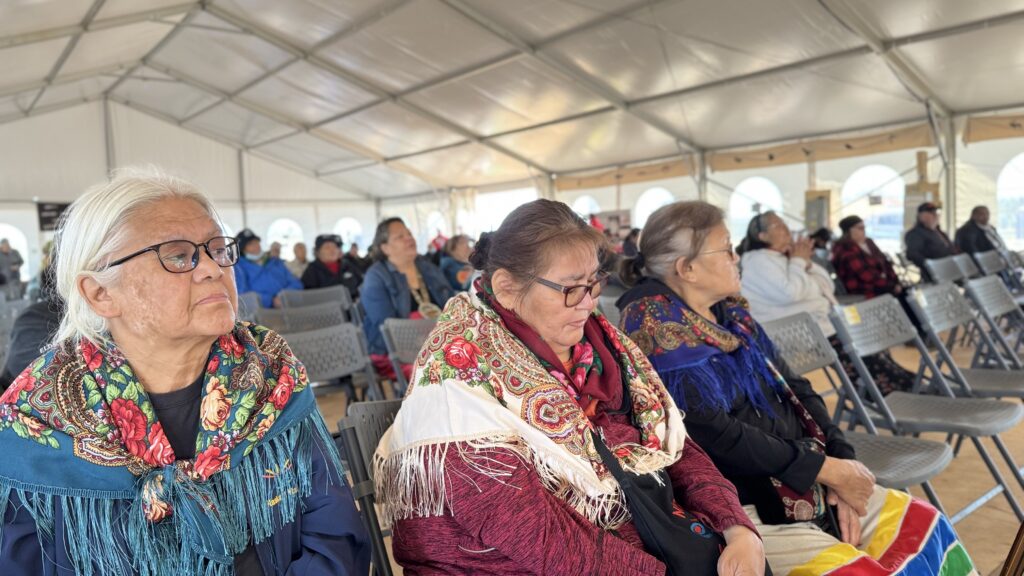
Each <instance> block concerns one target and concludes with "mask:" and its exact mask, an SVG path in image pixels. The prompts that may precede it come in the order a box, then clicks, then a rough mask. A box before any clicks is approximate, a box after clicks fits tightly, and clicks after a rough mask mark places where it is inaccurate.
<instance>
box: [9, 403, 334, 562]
mask: <svg viewBox="0 0 1024 576" xmlns="http://www.w3.org/2000/svg"><path fill="white" fill-rule="evenodd" d="M272 432H274V431H272ZM317 440H319V441H317ZM314 449H320V450H324V449H325V450H326V454H325V457H326V458H325V459H326V460H327V462H328V466H329V467H332V468H333V470H338V471H341V470H342V468H341V464H340V461H339V457H338V452H337V450H336V448H335V445H334V441H333V440H332V438H331V435H330V433H329V432H328V431H327V428H326V426H325V425H324V422H323V419H322V418H320V416H319V413H318V412H316V411H314V412H312V413H311V414H309V415H308V416H306V417H305V418H303V419H302V420H300V421H298V422H296V423H295V424H293V425H292V426H290V427H289V428H287V429H285V430H283V431H281V432H278V433H277V434H276V435H275V436H274V437H272V438H268V439H264V441H263V442H260V443H259V444H257V445H256V446H255V447H254V448H253V450H252V452H251V453H250V454H249V455H248V456H246V457H245V458H243V459H241V461H240V463H239V464H238V465H237V466H234V465H233V466H232V467H231V468H229V469H227V470H224V471H222V472H219V473H218V474H216V475H214V476H212V477H211V478H210V480H209V481H207V482H204V483H198V482H180V483H179V482H172V484H171V486H170V487H169V492H167V493H169V494H170V498H169V501H170V502H171V503H172V505H173V507H174V509H173V515H172V516H171V517H169V518H166V519H164V520H162V521H160V522H156V523H153V522H150V521H148V520H147V519H146V516H145V513H144V511H143V508H142V499H141V498H126V499H115V498H110V497H106V498H103V497H97V496H95V495H93V496H82V495H69V494H63V493H59V491H53V490H52V489H48V488H45V487H41V486H39V487H26V486H25V485H23V484H19V483H16V482H14V481H11V480H7V479H4V478H0V517H4V515H5V514H6V513H7V509H8V507H9V506H20V507H21V508H24V509H25V510H27V511H28V513H29V514H30V515H31V516H32V518H33V520H34V521H35V523H36V528H37V531H38V534H39V538H40V540H42V541H52V540H53V538H54V532H55V528H56V526H55V515H54V506H55V505H57V506H60V509H61V510H62V512H63V530H64V533H65V538H66V541H67V544H68V556H69V558H70V559H71V561H72V562H73V569H74V571H75V573H76V574H78V575H80V576H93V575H95V576H107V575H115V576H122V575H123V576H133V575H134V574H139V575H140V576H157V575H160V574H175V575H180V576H230V575H231V574H233V573H234V565H233V561H234V556H235V555H236V554H239V553H241V552H242V551H243V550H244V549H245V547H246V546H247V545H248V543H249V542H250V541H251V542H253V543H257V542H261V541H263V540H265V539H267V538H269V537H270V536H271V535H272V534H273V533H274V532H275V531H276V530H277V529H279V528H280V527H282V526H284V525H285V524H288V523H290V522H292V521H293V520H294V519H295V516H296V514H297V513H300V512H301V511H302V507H303V502H304V499H305V498H306V497H307V496H309V495H310V494H311V493H312V491H313V467H312V451H313V450H314ZM164 473H165V469H158V470H155V471H153V472H152V473H150V474H149V475H147V476H144V477H142V478H139V479H138V482H145V481H147V479H149V480H151V479H152V477H153V475H163V474H164ZM327 481H328V482H335V481H339V479H336V478H335V477H334V475H333V474H329V475H328V479H327ZM199 503H203V504H202V505H200V504H199ZM119 505H120V506H121V507H120V508H119ZM204 508H212V509H213V510H215V511H216V513H209V512H208V511H207V510H204ZM118 511H120V513H121V514H122V515H124V514H127V518H121V517H119V516H118V515H117V514H118ZM2 529H3V527H2V525H0V539H2V538H3V532H2ZM211 546H212V548H214V549H220V550H221V551H222V552H221V553H220V554H217V553H212V554H211Z"/></svg>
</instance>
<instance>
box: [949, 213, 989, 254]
mask: <svg viewBox="0 0 1024 576" xmlns="http://www.w3.org/2000/svg"><path fill="white" fill-rule="evenodd" d="M954 239H955V241H956V247H957V248H959V249H960V251H961V252H963V253H965V254H970V255H972V256H973V255H974V254H977V253H978V252H988V251H990V250H996V246H995V245H994V244H992V240H990V239H989V237H988V234H985V231H984V230H983V229H982V228H981V226H978V223H977V222H975V221H974V220H968V221H967V222H966V223H965V224H964V225H963V226H961V227H960V229H959V230H957V231H956V236H955V237H954Z"/></svg>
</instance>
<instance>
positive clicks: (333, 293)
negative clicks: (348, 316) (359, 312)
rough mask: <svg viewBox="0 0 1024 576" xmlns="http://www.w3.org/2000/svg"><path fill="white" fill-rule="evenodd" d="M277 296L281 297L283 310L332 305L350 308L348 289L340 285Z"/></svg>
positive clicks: (286, 291) (287, 292) (283, 291)
mask: <svg viewBox="0 0 1024 576" xmlns="http://www.w3.org/2000/svg"><path fill="white" fill-rule="evenodd" d="M278 296H280V297H281V305H282V306H283V307H285V308H299V307H302V306H315V305H317V304H334V303H340V304H341V306H342V308H344V309H345V310H348V309H349V308H351V307H352V295H351V294H349V293H348V288H345V287H344V286H341V285H338V286H328V287H327V288H312V289H309V290H282V291H281V292H279V293H278Z"/></svg>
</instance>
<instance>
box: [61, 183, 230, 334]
mask: <svg viewBox="0 0 1024 576" xmlns="http://www.w3.org/2000/svg"><path fill="white" fill-rule="evenodd" d="M172 198H182V199H188V200H192V201H194V202H196V203H197V204H199V205H200V206H202V207H203V209H204V210H206V212H207V213H208V214H209V215H210V218H212V219H213V221H214V222H218V223H219V221H220V220H219V218H218V217H217V213H216V211H215V210H214V208H213V205H212V204H211V203H210V201H209V199H207V198H206V196H204V195H203V194H202V193H201V192H200V191H199V190H198V189H197V188H196V187H195V186H194V185H192V184H191V183H189V182H187V181H185V180H182V179H179V178H176V177H174V176H171V175H169V174H167V173H165V172H163V171H162V170H160V169H158V168H156V167H151V166H150V167H130V168H122V169H120V170H117V171H116V172H114V173H113V174H112V175H111V179H110V181H109V182H104V183H102V184H96V185H95V186H92V187H90V188H89V189H88V190H86V191H85V193H84V194H82V196H80V197H79V198H78V199H77V200H75V201H74V203H73V204H71V206H70V207H69V208H68V209H67V211H66V212H65V213H64V216H63V217H62V219H61V224H60V227H59V229H58V232H57V236H56V238H55V240H54V252H53V253H54V254H55V255H56V259H57V261H56V274H55V278H56V289H57V292H58V293H59V294H60V296H61V298H63V299H64V302H65V304H66V307H65V312H64V317H63V318H62V319H61V323H60V329H59V330H58V331H57V335H56V337H55V338H54V342H55V343H57V342H62V341H64V340H72V341H75V342H78V341H81V340H82V339H85V340H89V341H91V342H93V343H94V344H96V345H97V346H102V345H104V344H106V343H107V342H108V340H109V334H108V332H109V327H108V325H107V321H106V319H105V318H103V317H102V316H100V315H99V314H97V313H96V312H95V311H93V309H92V308H91V307H90V306H89V302H88V301H87V300H86V299H85V297H84V296H83V295H82V294H81V293H80V292H79V288H78V282H79V280H80V279H81V278H84V277H91V278H93V279H95V280H96V281H97V282H99V283H100V284H101V285H104V286H109V285H111V284H112V283H114V282H115V281H116V280H117V278H118V274H119V270H120V269H119V268H116V267H115V268H111V267H110V261H111V256H112V255H113V254H114V253H116V252H117V251H118V250H122V249H123V248H124V242H125V241H126V239H127V238H128V236H129V231H130V229H131V226H132V224H133V222H134V221H135V220H136V219H137V218H138V217H139V215H140V214H141V213H142V211H143V210H144V209H145V208H147V207H149V206H151V205H152V204H154V203H155V202H159V201H161V200H166V199H172Z"/></svg>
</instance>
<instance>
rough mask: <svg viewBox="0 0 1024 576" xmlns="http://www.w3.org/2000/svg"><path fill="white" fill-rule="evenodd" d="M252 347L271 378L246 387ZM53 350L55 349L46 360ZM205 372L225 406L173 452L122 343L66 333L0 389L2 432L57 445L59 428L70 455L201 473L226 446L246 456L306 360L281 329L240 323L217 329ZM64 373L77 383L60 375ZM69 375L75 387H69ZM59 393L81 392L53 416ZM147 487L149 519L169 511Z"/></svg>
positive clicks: (301, 382) (208, 471) (216, 467)
mask: <svg viewBox="0 0 1024 576" xmlns="http://www.w3.org/2000/svg"><path fill="white" fill-rule="evenodd" d="M256 354H269V355H270V356H271V357H272V358H273V359H274V364H273V365H272V369H273V370H275V372H276V378H274V377H268V378H266V379H265V380H261V381H259V382H257V385H256V386H255V387H254V386H253V385H252V384H251V383H248V384H247V383H244V382H242V381H241V379H242V378H243V377H244V376H245V375H246V374H247V373H250V372H251V370H248V369H247V367H248V363H249V362H259V361H260V360H258V359H257V357H256ZM57 355H59V356H60V359H59V360H54V358H55V357H56V356H57ZM48 360H53V361H56V362H59V363H60V364H61V365H63V366H68V367H69V369H70V370H71V373H72V374H73V378H69V379H67V380H63V381H61V380H56V379H54V376H53V373H52V371H50V370H48V369H46V366H47V361H48ZM261 369H262V368H261ZM203 378H204V379H205V380H206V381H207V382H210V381H212V380H217V381H220V382H223V383H224V384H223V385H222V386H219V387H216V389H217V390H218V392H219V393H220V394H221V395H222V396H224V398H223V402H221V404H223V406H225V407H227V410H228V412H227V414H221V413H220V412H217V414H216V418H208V419H207V422H206V423H207V424H211V423H216V424H217V427H216V428H215V429H206V428H203V429H201V430H199V431H198V436H197V440H196V454H197V456H196V458H195V459H194V460H192V461H186V460H177V458H176V457H175V455H174V451H173V449H172V448H171V446H170V442H169V441H168V440H167V436H166V434H165V432H164V430H163V426H162V425H161V424H160V423H159V422H158V421H157V420H156V414H155V412H154V410H153V406H152V403H151V402H150V400H149V397H148V395H147V394H146V391H145V389H144V388H143V387H142V385H141V383H139V381H138V379H137V378H136V377H135V375H134V373H133V371H132V369H131V366H130V364H129V363H128V362H126V361H125V359H124V357H123V355H122V354H121V353H120V351H119V350H118V349H117V348H116V347H114V346H113V345H111V346H110V347H109V348H105V349H102V350H101V349H99V348H97V347H96V346H95V345H93V344H92V343H91V342H88V341H82V342H80V343H78V344H75V345H73V344H70V343H65V344H64V345H62V347H59V348H57V349H55V350H52V351H50V352H49V353H48V354H47V355H44V357H42V358H40V359H39V360H38V361H37V362H35V363H34V364H33V365H32V366H29V367H28V368H26V369H25V371H24V372H23V373H22V374H21V375H19V376H18V378H17V379H16V381H15V383H14V384H13V385H12V386H11V387H10V388H9V389H8V390H7V392H6V393H5V394H4V396H3V397H2V399H0V432H2V431H4V430H6V429H8V428H11V429H13V430H14V431H15V432H16V433H17V434H18V436H20V437H22V438H26V439H30V440H32V441H35V442H37V443H39V444H42V445H45V446H49V447H51V448H53V449H60V448H62V446H61V445H60V442H58V440H57V438H56V437H54V432H55V431H60V432H63V433H65V434H67V435H68V436H70V438H71V441H72V442H73V443H74V445H75V446H74V447H75V451H76V455H77V456H79V457H80V458H82V459H84V460H86V461H89V462H94V463H96V464H99V465H104V466H113V465H118V466H126V467H127V469H128V470H129V471H130V472H131V473H132V474H135V475H136V476H144V475H146V474H148V473H149V472H150V471H151V470H153V469H154V468H162V467H165V466H169V465H173V466H175V467H176V468H178V470H179V472H181V473H184V474H188V475H189V476H191V477H193V478H196V479H199V480H202V481H205V480H207V479H208V478H209V477H210V476H211V475H213V474H216V473H217V472H220V471H223V470H226V469H228V468H229V467H230V463H231V457H230V453H231V452H232V451H234V450H239V451H240V452H241V456H242V457H244V456H247V455H248V454H249V453H250V452H251V451H252V450H253V448H255V446H256V444H257V443H259V442H260V441H261V440H263V438H265V437H266V436H267V435H268V433H269V432H270V430H271V428H272V427H273V425H274V423H275V422H276V421H279V420H280V414H281V412H282V410H284V408H285V406H286V405H287V404H288V401H289V400H290V398H291V397H292V396H293V395H294V393H295V392H298V391H301V390H303V389H305V387H306V385H307V383H308V380H307V378H306V371H305V368H304V367H303V366H302V364H301V363H300V362H299V361H298V360H297V359H296V358H295V356H294V354H292V352H291V350H290V349H289V348H288V346H287V345H286V344H285V342H284V341H283V340H282V339H281V338H280V336H278V335H277V334H275V333H273V332H271V331H270V330H267V329H266V328H262V327H253V326H249V325H244V324H239V325H237V326H236V328H235V330H234V331H232V333H230V334H227V335H225V336H221V337H220V338H218V339H217V342H216V344H215V345H214V346H213V349H212V352H211V358H210V360H209V361H208V362H207V364H206V373H205V374H204V375H203ZM71 381H73V382H74V383H75V384H68V382H71ZM76 385H78V386H81V388H78V389H77V390H76V389H75V386H76ZM208 388H209V387H207V389H204V398H205V396H206V395H208V394H209V392H210V390H209V389H208ZM57 394H60V395H63V396H66V397H68V398H70V400H65V402H74V398H76V397H81V396H79V395H84V398H85V404H84V405H83V406H81V407H80V410H79V411H78V412H73V413H71V414H67V415H62V416H60V417H58V416H57V415H56V413H55V412H54V410H55V407H54V402H53V396H55V395H57ZM79 403H80V401H79ZM151 488H156V487H155V486H152V487H151ZM148 494H150V495H151V496H152V499H151V501H147V502H144V506H145V509H146V515H147V517H148V518H149V519H150V520H151V521H159V519H162V518H164V517H166V516H168V515H170V514H171V513H172V511H173V510H172V508H171V507H170V506H168V505H166V502H162V501H160V496H159V494H160V491H159V490H155V489H151V490H149V491H148Z"/></svg>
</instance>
